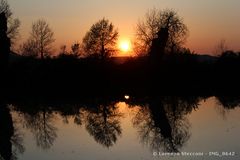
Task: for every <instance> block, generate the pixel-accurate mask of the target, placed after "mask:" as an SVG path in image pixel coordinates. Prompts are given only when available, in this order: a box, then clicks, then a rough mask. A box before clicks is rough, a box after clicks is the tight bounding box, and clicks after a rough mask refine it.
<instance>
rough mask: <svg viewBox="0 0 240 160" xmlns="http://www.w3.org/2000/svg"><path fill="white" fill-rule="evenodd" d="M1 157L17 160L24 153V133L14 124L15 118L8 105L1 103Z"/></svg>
mask: <svg viewBox="0 0 240 160" xmlns="http://www.w3.org/2000/svg"><path fill="white" fill-rule="evenodd" d="M0 129H1V130H0V159H3V160H15V159H17V154H19V153H23V152H24V150H25V148H24V146H23V145H22V143H23V142H22V141H23V139H22V135H21V134H20V133H19V132H18V130H17V128H16V127H15V126H14V124H13V118H12V115H11V113H10V109H9V107H8V106H7V105H5V104H4V105H0Z"/></svg>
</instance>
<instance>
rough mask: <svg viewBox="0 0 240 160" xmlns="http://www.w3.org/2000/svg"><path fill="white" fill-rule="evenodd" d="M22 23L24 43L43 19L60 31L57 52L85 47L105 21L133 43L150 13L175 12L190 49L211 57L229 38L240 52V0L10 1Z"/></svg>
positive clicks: (122, 38)
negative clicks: (64, 47) (94, 26)
mask: <svg viewBox="0 0 240 160" xmlns="http://www.w3.org/2000/svg"><path fill="white" fill-rule="evenodd" d="M8 2H9V4H10V7H11V9H12V11H13V12H14V17H17V18H19V19H20V21H21V30H20V32H21V39H20V40H19V41H24V40H25V39H26V37H28V35H29V32H30V30H31V24H32V22H33V21H35V20H37V19H39V18H43V19H45V20H46V21H47V22H48V23H49V24H50V27H51V28H52V29H53V31H54V32H55V38H56V42H55V45H54V46H55V50H56V51H58V50H59V47H60V45H63V44H66V45H67V46H68V48H70V47H69V46H70V44H72V43H73V42H76V41H77V42H81V41H82V38H83V36H84V35H85V33H86V32H87V31H88V30H89V28H90V27H91V25H92V24H94V23H95V22H97V21H98V20H99V19H102V18H103V17H105V18H107V19H109V20H110V21H111V22H113V24H114V25H115V26H116V27H117V28H118V30H119V34H120V37H119V38H120V40H131V39H133V37H134V28H135V26H136V23H137V21H138V20H139V19H141V18H143V17H144V15H145V13H146V12H147V10H148V9H151V8H154V7H155V8H159V9H166V8H170V9H175V10H176V11H177V12H178V13H179V15H180V16H181V17H183V18H184V22H185V24H186V25H187V26H188V28H189V31H190V35H189V37H188V39H187V43H186V47H189V48H190V49H191V50H194V51H196V52H198V53H211V52H213V51H214V47H215V46H216V44H217V43H218V42H219V41H220V40H222V39H225V40H226V42H227V45H228V46H229V48H230V49H233V50H236V51H239V50H240V10H239V7H240V1H239V0H41V1H40V0H8Z"/></svg>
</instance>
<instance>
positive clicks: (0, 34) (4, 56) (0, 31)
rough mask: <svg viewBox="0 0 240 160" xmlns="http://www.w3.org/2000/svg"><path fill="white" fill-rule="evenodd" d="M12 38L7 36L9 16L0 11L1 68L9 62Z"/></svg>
mask: <svg viewBox="0 0 240 160" xmlns="http://www.w3.org/2000/svg"><path fill="white" fill-rule="evenodd" d="M10 46H11V44H10V39H9V38H8V37H7V17H6V14H5V13H4V12H2V13H0V67H1V68H0V69H2V68H5V67H6V66H7V64H8V57H9V53H10Z"/></svg>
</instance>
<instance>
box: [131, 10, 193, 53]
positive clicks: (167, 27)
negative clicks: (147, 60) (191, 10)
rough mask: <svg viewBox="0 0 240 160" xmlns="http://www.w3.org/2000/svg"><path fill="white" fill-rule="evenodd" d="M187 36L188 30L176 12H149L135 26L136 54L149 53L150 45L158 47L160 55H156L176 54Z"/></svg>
mask: <svg viewBox="0 0 240 160" xmlns="http://www.w3.org/2000/svg"><path fill="white" fill-rule="evenodd" d="M187 34H188V29H187V27H186V25H185V24H184V23H183V20H182V18H180V17H179V16H178V14H177V12H176V11H174V10H169V9H166V10H157V9H152V10H149V11H148V12H147V14H146V16H145V18H144V19H143V20H142V21H139V22H138V24H137V28H136V38H135V39H136V40H135V49H136V53H137V54H139V53H140V54H142V53H145V54H146V53H149V52H150V51H151V47H152V45H159V47H160V49H159V50H157V52H160V53H158V54H163V52H167V53H177V52H178V51H179V49H181V48H182V44H183V43H184V42H185V40H186V37H187ZM155 39H159V40H155ZM156 43H159V44H156ZM154 48H155V46H154ZM150 53H155V52H150Z"/></svg>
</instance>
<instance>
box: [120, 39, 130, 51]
mask: <svg viewBox="0 0 240 160" xmlns="http://www.w3.org/2000/svg"><path fill="white" fill-rule="evenodd" d="M119 48H120V50H121V51H122V52H128V51H130V48H131V47H130V42H129V41H122V42H120V45H119Z"/></svg>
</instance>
